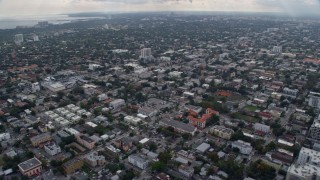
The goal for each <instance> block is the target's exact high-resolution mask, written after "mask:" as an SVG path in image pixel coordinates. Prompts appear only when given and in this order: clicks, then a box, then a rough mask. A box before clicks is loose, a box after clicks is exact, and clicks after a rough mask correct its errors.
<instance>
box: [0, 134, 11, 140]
mask: <svg viewBox="0 0 320 180" xmlns="http://www.w3.org/2000/svg"><path fill="white" fill-rule="evenodd" d="M10 138H11V136H10V134H9V133H2V134H0V141H7V140H9V139H10Z"/></svg>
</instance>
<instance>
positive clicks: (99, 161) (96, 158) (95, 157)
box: [83, 151, 106, 167]
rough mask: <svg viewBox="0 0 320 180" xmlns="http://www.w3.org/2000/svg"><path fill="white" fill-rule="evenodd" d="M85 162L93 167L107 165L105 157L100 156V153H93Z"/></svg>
mask: <svg viewBox="0 0 320 180" xmlns="http://www.w3.org/2000/svg"><path fill="white" fill-rule="evenodd" d="M83 159H84V161H85V162H86V163H87V164H89V165H90V166H91V167H96V166H103V165H104V164H105V163H106V159H105V157H104V156H102V155H99V154H98V152H96V151H94V152H91V153H89V154H87V155H85V156H84V157H83Z"/></svg>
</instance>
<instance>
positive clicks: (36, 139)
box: [30, 133, 52, 147]
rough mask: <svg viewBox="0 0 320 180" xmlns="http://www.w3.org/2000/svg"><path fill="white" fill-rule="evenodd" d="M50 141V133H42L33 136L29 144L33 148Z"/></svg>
mask: <svg viewBox="0 0 320 180" xmlns="http://www.w3.org/2000/svg"><path fill="white" fill-rule="evenodd" d="M51 140H52V137H51V135H50V133H43V134H40V135H37V136H33V137H32V138H30V141H31V144H32V146H34V147H37V146H39V145H40V144H42V143H45V142H48V141H51Z"/></svg>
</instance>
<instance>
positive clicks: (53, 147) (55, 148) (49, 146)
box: [44, 143, 61, 156]
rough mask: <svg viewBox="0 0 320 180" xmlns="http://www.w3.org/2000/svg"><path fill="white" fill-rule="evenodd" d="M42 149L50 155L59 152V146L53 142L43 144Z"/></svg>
mask: <svg viewBox="0 0 320 180" xmlns="http://www.w3.org/2000/svg"><path fill="white" fill-rule="evenodd" d="M44 150H45V151H46V152H47V153H48V154H50V155H51V156H54V155H57V154H59V153H60V152H61V148H60V147H59V146H58V145H57V144H55V143H50V144H46V145H45V146H44Z"/></svg>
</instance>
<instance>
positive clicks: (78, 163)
mask: <svg viewBox="0 0 320 180" xmlns="http://www.w3.org/2000/svg"><path fill="white" fill-rule="evenodd" d="M83 165H84V162H83V160H82V159H81V158H78V157H77V158H74V159H72V160H70V161H67V162H65V163H63V164H62V168H63V170H64V172H65V173H66V174H73V173H74V172H76V171H77V170H80V169H81V168H82V166H83Z"/></svg>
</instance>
